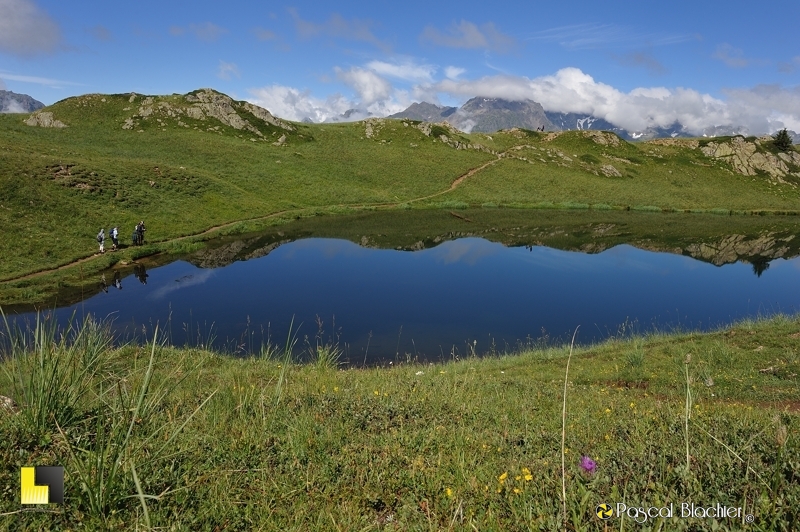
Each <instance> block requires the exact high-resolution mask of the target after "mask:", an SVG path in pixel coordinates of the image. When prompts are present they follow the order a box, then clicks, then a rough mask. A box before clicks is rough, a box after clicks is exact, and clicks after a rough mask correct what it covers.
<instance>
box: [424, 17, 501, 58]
mask: <svg viewBox="0 0 800 532" xmlns="http://www.w3.org/2000/svg"><path fill="white" fill-rule="evenodd" d="M420 40H422V41H423V42H430V43H432V44H435V45H438V46H446V47H448V48H468V49H472V48H483V49H486V50H492V51H494V52H508V51H509V50H511V49H512V48H514V46H515V45H516V41H515V40H514V38H513V37H510V36H508V35H505V34H503V33H501V32H500V31H498V30H497V28H496V27H495V25H494V24H493V23H491V22H487V23H486V24H482V25H481V26H480V27H478V26H477V25H476V24H474V23H473V22H469V21H467V20H462V21H461V22H459V23H458V24H456V23H453V24H452V25H451V26H450V28H449V29H448V30H447V32H442V31H439V30H438V29H436V28H434V27H433V26H427V27H426V28H425V29H424V30H423V31H422V35H420Z"/></svg>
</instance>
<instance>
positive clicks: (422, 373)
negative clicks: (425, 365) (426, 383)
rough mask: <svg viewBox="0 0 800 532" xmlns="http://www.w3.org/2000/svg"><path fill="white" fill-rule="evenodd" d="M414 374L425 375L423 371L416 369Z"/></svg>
mask: <svg viewBox="0 0 800 532" xmlns="http://www.w3.org/2000/svg"><path fill="white" fill-rule="evenodd" d="M415 375H425V372H424V371H418V372H417V373H416V374H415Z"/></svg>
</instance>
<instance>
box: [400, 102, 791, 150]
mask: <svg viewBox="0 0 800 532" xmlns="http://www.w3.org/2000/svg"><path fill="white" fill-rule="evenodd" d="M389 118H409V119H411V120H422V121H425V122H447V123H449V124H450V125H452V126H453V127H455V128H457V129H460V130H461V131H464V132H467V133H471V132H481V133H493V132H495V131H498V130H500V129H508V128H511V127H519V128H523V129H530V130H536V129H538V128H540V127H543V128H544V130H545V131H566V130H584V129H593V130H601V131H612V132H614V133H616V134H617V135H618V136H620V137H621V138H623V139H625V140H649V139H654V138H669V137H672V138H675V137H696V136H698V135H696V134H694V133H690V132H689V131H687V129H686V128H685V127H684V126H683V125H682V124H680V123H678V122H676V123H674V124H672V125H671V126H669V127H656V126H653V127H649V128H647V129H644V130H641V131H629V130H626V129H624V128H621V127H619V126H616V125H614V124H612V123H611V122H609V121H607V120H605V119H603V118H598V117H596V116H592V115H588V114H578V113H559V112H553V111H545V110H544V108H543V107H542V105H541V104H539V103H537V102H534V101H533V100H524V101H511V100H504V99H502V98H484V97H481V96H478V97H475V98H472V99H470V100H468V101H467V102H466V103H465V104H464V105H462V106H461V107H446V106H441V105H436V104H432V103H428V102H421V103H413V104H411V105H410V106H409V107H408V108H407V109H406V110H404V111H401V112H399V113H395V114H393V115H390V116H389ZM750 134H751V133H750V132H749V131H748V130H747V128H746V127H744V126H734V125H719V126H713V127H708V128H706V129H705V130H703V132H702V136H704V137H719V136H725V135H745V136H748V135H750ZM789 134H790V135H791V136H792V138H793V140H794V142H795V143H800V134H798V133H795V132H794V131H790V132H789Z"/></svg>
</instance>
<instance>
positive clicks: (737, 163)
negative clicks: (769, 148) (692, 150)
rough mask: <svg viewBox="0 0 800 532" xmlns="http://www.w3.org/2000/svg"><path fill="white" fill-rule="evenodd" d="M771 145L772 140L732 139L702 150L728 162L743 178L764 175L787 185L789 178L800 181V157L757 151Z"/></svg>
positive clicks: (709, 145)
mask: <svg viewBox="0 0 800 532" xmlns="http://www.w3.org/2000/svg"><path fill="white" fill-rule="evenodd" d="M771 141H772V138H771V137H769V136H766V137H760V138H759V139H756V140H755V141H754V142H750V141H747V140H745V139H744V138H743V137H733V138H732V139H730V140H729V141H724V142H709V143H708V144H707V145H705V146H703V147H701V148H700V150H701V151H702V152H703V154H705V155H706V156H708V157H713V158H715V159H722V160H724V161H726V162H727V163H728V164H730V165H731V167H732V168H733V169H734V171H735V172H737V173H740V174H744V175H751V176H754V175H757V174H758V172H759V171H762V172H766V173H767V174H769V175H770V177H771V178H773V180H775V181H777V182H779V183H785V181H784V180H783V179H782V178H783V177H786V176H787V175H789V174H792V175H794V176H796V177H800V153H797V152H796V151H791V152H787V153H783V152H782V153H779V154H778V155H775V154H773V153H769V152H766V151H759V150H758V147H759V146H761V145H762V144H763V143H765V142H771Z"/></svg>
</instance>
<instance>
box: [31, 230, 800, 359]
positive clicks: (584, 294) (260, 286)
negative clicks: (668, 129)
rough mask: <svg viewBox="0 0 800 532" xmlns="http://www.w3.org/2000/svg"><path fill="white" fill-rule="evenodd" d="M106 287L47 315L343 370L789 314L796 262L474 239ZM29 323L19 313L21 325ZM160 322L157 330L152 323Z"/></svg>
mask: <svg viewBox="0 0 800 532" xmlns="http://www.w3.org/2000/svg"><path fill="white" fill-rule="evenodd" d="M120 281H121V286H122V288H121V289H118V288H116V287H114V285H113V282H112V278H111V277H109V278H108V283H109V287H108V292H104V291H101V292H100V293H98V294H96V295H94V296H93V297H91V298H89V299H86V300H85V301H83V302H81V303H78V304H75V305H73V306H71V307H68V308H61V309H57V310H56V311H55V313H56V315H57V317H58V319H59V320H61V321H65V320H67V319H68V318H69V317H70V316H71V315H72V314H73V313H75V314H76V316H77V317H78V318H80V317H81V316H83V315H85V314H87V313H91V314H93V315H95V316H96V317H109V318H112V319H113V322H114V327H115V329H116V330H117V331H118V332H119V333H120V334H122V335H123V337H124V336H127V337H132V336H133V335H138V337H140V338H141V337H142V331H143V330H144V331H146V333H147V334H152V330H153V326H154V325H155V324H156V323H160V324H161V328H162V330H164V329H165V328H166V330H167V331H168V333H169V334H170V336H171V338H172V342H173V343H174V344H177V345H182V344H184V343H189V344H197V343H198V342H200V343H207V342H208V341H209V339H213V340H214V343H215V345H216V346H217V347H219V348H224V349H227V350H229V351H239V352H247V351H249V350H251V349H252V350H257V349H258V347H259V346H260V344H261V342H262V341H264V340H266V339H267V338H269V339H271V341H272V342H274V343H278V344H281V345H282V344H283V342H284V341H285V339H286V334H287V332H288V330H289V325H290V322H291V320H292V318H294V327H295V329H298V326H299V329H298V330H299V335H298V343H297V348H298V349H303V348H305V347H306V346H307V344H306V341H305V340H304V339H305V338H306V337H307V338H308V342H309V343H313V342H314V341H315V335H317V333H318V325H317V317H319V318H320V319H321V320H322V330H323V333H322V341H330V340H333V341H338V342H339V345H340V346H341V347H343V348H344V349H345V355H344V357H343V359H345V360H348V361H350V362H351V363H354V364H361V363H363V362H364V361H365V360H366V362H367V363H377V362H381V361H390V360H395V359H400V360H406V359H407V358H408V357H409V356H410V358H412V359H413V358H417V359H419V360H434V359H440V358H445V359H447V358H450V357H451V356H453V354H455V355H457V356H464V355H465V354H468V352H469V347H468V346H473V348H474V349H475V351H476V352H477V353H478V354H483V353H486V352H487V351H490V350H491V348H492V346H494V347H495V349H496V350H499V351H503V350H505V349H507V348H514V347H515V346H517V345H518V344H519V343H525V342H530V341H541V339H542V337H543V336H546V337H548V338H549V341H550V342H554V341H555V342H562V341H567V340H568V339H569V338H570V337H571V334H572V331H573V330H574V329H575V327H577V326H580V330H579V333H578V341H579V342H580V343H582V344H587V343H591V342H595V341H599V340H602V339H604V338H608V337H609V336H611V335H618V334H620V333H621V332H622V331H623V330H624V331H625V332H630V331H631V329H633V330H635V331H636V332H640V333H642V332H647V331H652V330H659V331H670V330H674V329H675V328H680V329H684V330H685V329H700V330H708V329H712V328H715V327H718V326H721V325H724V324H728V323H731V322H733V321H735V320H739V319H742V318H745V317H757V316H765V315H770V314H773V313H776V312H784V313H795V312H797V311H798V309H800V258H794V259H790V260H783V259H777V260H774V261H772V262H771V263H770V265H769V268H768V269H767V270H766V271H765V272H764V273H763V274H762V275H761V276H760V277H759V276H757V275H755V274H754V269H753V266H752V265H750V264H745V263H736V264H729V265H725V266H722V267H718V266H714V265H712V264H708V263H704V262H701V261H698V260H695V259H692V258H690V257H687V256H682V255H676V254H670V253H657V252H650V251H643V250H640V249H637V248H634V247H631V246H628V245H621V246H616V247H613V248H611V249H608V250H606V251H604V252H602V253H598V254H585V253H580V252H570V251H560V250H556V249H550V248H546V247H536V246H534V247H532V248H524V247H512V248H510V247H505V246H503V245H501V244H497V243H493V242H489V241H487V240H483V239H480V238H463V239H459V240H454V241H449V242H444V243H442V244H441V245H438V246H436V247H434V248H431V249H425V250H421V251H415V252H408V251H396V250H386V249H370V248H364V247H361V246H358V245H356V244H354V243H352V242H350V241H347V240H336V239H322V238H309V239H305V240H298V241H294V242H291V243H288V244H284V245H281V246H279V247H278V248H277V249H275V250H273V251H272V252H271V253H269V254H268V255H266V256H264V257H261V258H257V259H252V260H249V261H244V262H234V263H232V264H230V265H228V266H225V267H221V268H214V269H202V268H198V267H196V266H194V265H192V264H190V263H188V262H185V261H177V262H173V263H171V264H168V265H166V266H162V267H158V268H153V269H150V270H148V271H147V277H146V284H144V283H142V282H141V280H140V279H138V278H137V277H135V276H134V275H129V276H127V277H125V278H122V279H121V280H120ZM31 316H32V315H31V314H28V315H22V316H20V317H22V318H23V319H30V317H31ZM165 324H166V325H165Z"/></svg>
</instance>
